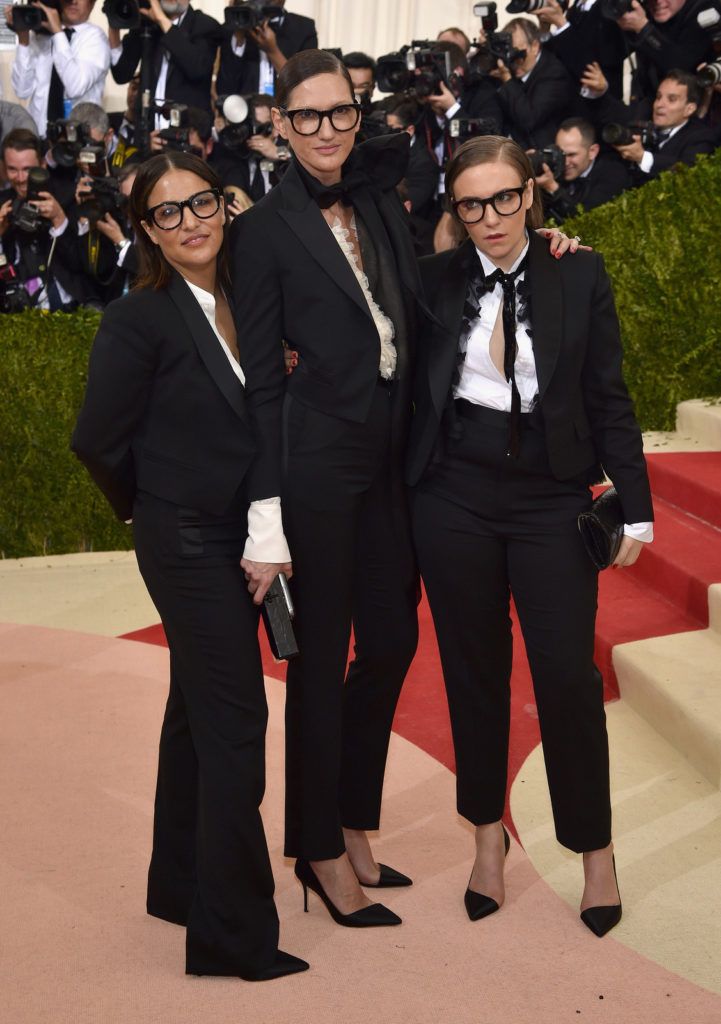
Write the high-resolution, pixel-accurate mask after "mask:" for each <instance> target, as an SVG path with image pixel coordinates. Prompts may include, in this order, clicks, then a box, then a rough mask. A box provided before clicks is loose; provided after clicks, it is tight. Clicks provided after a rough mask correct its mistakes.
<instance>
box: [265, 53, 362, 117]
mask: <svg viewBox="0 0 721 1024" xmlns="http://www.w3.org/2000/svg"><path fill="white" fill-rule="evenodd" d="M316 75H342V76H343V78H345V80H346V82H347V83H348V89H349V90H350V94H351V97H352V98H354V99H355V96H354V93H353V80H352V78H351V76H350V74H349V72H348V68H347V67H346V66H345V64H343V62H342V61H340V60H338V58H337V57H336V55H335V54H334V53H329V52H328V50H301V51H300V53H296V54H295V55H294V56H293V57H291V58H290V60H289V61H288V62H287V63H286V64H284V65H283V67H282V69H281V71H280V72H279V74H278V80H277V82H276V86H275V105H276V106H277V107H287V106H288V101H289V100H290V97H291V94H292V92H293V90H294V89H295V88H297V87H298V86H299V85H301V84H302V83H303V82H306V81H307V80H308V79H309V78H315V77H316Z"/></svg>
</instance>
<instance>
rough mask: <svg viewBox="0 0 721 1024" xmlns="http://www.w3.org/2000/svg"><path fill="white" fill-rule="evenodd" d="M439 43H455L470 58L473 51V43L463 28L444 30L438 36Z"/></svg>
mask: <svg viewBox="0 0 721 1024" xmlns="http://www.w3.org/2000/svg"><path fill="white" fill-rule="evenodd" d="M436 39H437V40H438V42H439V43H455V44H456V46H460V48H461V50H462V51H463V53H464V54H465V55H466V57H467V56H468V53H469V51H470V49H471V41H470V39H469V38H468V36H467V35H466V33H465V32H464V31H463V29H462V28H455V27H451V28H444V29H441V31H440V32H439V33H438V35H437V36H436Z"/></svg>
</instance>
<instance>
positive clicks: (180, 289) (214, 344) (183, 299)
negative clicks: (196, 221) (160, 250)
mask: <svg viewBox="0 0 721 1024" xmlns="http://www.w3.org/2000/svg"><path fill="white" fill-rule="evenodd" d="M168 294H169V295H170V297H171V299H172V300H173V302H174V303H175V305H176V306H177V307H178V310H179V311H180V315H181V317H182V318H183V322H184V323H185V325H186V327H187V328H188V330H189V331H190V334H191V336H192V338H193V341H194V342H195V345H196V348H197V349H198V352H199V354H200V358H201V359H202V360H203V362H204V363H205V367H206V369H207V371H208V373H209V374H210V376H211V377H212V378H213V380H214V381H215V383H216V385H217V386H218V388H219V389H220V391H221V392H222V393H223V395H224V396H225V398H226V400H227V401H228V403H229V405H230V406H231V408H232V409H233V411H234V412H236V413H237V415H238V416H240V417H241V419H245V416H246V410H245V397H244V394H243V386H242V384H241V383H240V380H239V379H238V378H237V377H236V375H235V373H234V372H233V368H232V367H231V365H230V363H229V362H228V357H227V356H226V354H225V352H224V351H223V349H222V348H221V346H220V342H219V341H218V339H217V338H216V336H215V334H214V332H213V329H212V327H211V326H210V324H209V323H208V319H207V317H206V315H205V313H204V312H203V310H202V309H201V308H200V306H199V305H198V303H197V302H196V300H195V297H194V296H193V293H192V292H191V291H190V289H189V288H188V286H187V285H186V283H185V281H184V280H183V279H182V277H181V276H180V274H177V273H173V277H172V280H171V282H170V284H169V285H168Z"/></svg>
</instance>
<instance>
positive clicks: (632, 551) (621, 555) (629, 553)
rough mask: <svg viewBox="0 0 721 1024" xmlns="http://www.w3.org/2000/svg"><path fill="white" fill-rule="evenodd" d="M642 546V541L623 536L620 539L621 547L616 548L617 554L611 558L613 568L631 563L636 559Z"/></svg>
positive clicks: (619, 567)
mask: <svg viewBox="0 0 721 1024" xmlns="http://www.w3.org/2000/svg"><path fill="white" fill-rule="evenodd" d="M642 548H643V541H641V540H634V538H633V537H628V536H624V538H623V540H622V541H621V547H620V548H619V549H618V554H617V555H616V557H615V558H614V560H613V568H614V569H621V568H624V567H628V566H629V565H633V563H634V562H636V561H638V556H639V555H640V554H641V549H642Z"/></svg>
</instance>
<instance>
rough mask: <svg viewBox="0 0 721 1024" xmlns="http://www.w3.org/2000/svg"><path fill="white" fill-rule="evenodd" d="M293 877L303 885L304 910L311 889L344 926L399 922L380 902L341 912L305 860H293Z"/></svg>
mask: <svg viewBox="0 0 721 1024" xmlns="http://www.w3.org/2000/svg"><path fill="white" fill-rule="evenodd" d="M295 877H296V878H297V879H298V881H299V882H300V884H301V885H302V886H303V902H304V909H305V911H306V912H307V911H308V890H309V889H312V890H313V892H314V893H315V894H316V896H319V897H320V899H321V900H322V901H323V903H324V904H325V908H326V910H327V911H328V913H329V914H330V916H331V917H332V918H333V920H334V921H335V923H336V924H340V925H343V927H344V928H382V927H383V926H385V925H394V924H401V919H400V917H398V915H397V914H394V913H393V911H392V910H389V909H388V907H384V906H383V904H382V903H371V905H370V906H369V907H362V908H361V909H360V910H356V911H354V912H353V913H352V914H341V912H340V911H339V910H338V908H337V907H336V905H335V903H333V902H332V900H331V899H330V898H329V896H328V894H327V893H326V891H325V889H324V888H323V886H322V885H321V884H320V882H319V881H318V876H317V875H316V873H315V871H314V870H313V868H312V867H311V866H310V864H309V863H308V861H307V860H297V861H296V862H295Z"/></svg>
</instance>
